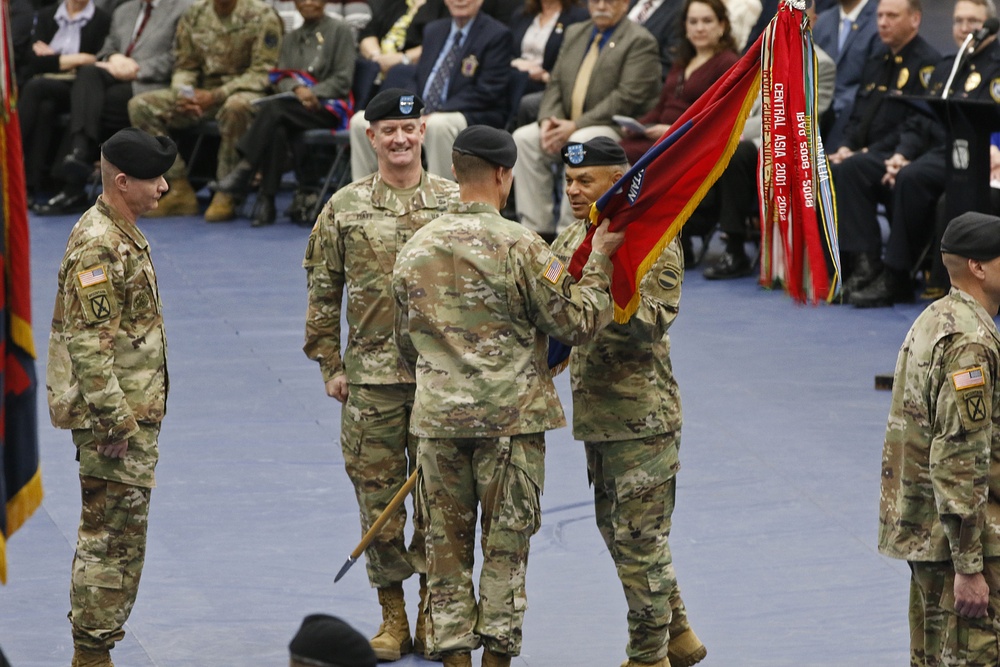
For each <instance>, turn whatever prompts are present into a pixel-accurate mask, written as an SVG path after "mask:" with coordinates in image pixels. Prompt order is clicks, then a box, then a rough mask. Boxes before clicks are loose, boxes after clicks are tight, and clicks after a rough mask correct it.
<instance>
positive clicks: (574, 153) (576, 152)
mask: <svg viewBox="0 0 1000 667" xmlns="http://www.w3.org/2000/svg"><path fill="white" fill-rule="evenodd" d="M586 154H587V149H585V148H584V147H583V144H570V145H569V146H567V147H566V159H567V160H569V163H570V164H580V163H581V162H583V158H584V157H585V156H586Z"/></svg>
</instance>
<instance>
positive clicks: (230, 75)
mask: <svg viewBox="0 0 1000 667" xmlns="http://www.w3.org/2000/svg"><path fill="white" fill-rule="evenodd" d="M281 32H282V26H281V21H280V20H279V19H278V15H277V14H276V13H275V11H274V9H272V8H271V7H270V6H269V5H266V4H264V3H263V2H261V1H260V0H238V1H237V3H236V8H235V9H234V10H233V13H232V14H230V15H229V16H227V17H226V18H219V15H218V14H216V13H215V10H214V9H213V8H212V0H198V2H196V3H195V4H193V5H191V7H190V8H189V9H188V10H187V11H186V12H184V15H183V16H182V17H181V20H180V21H179V22H178V23H177V36H176V37H175V39H174V74H173V78H172V79H171V83H170V85H171V87H172V88H173V89H174V90H177V89H178V88H180V87H181V86H185V85H187V86H192V87H194V88H204V89H206V90H213V91H215V97H216V101H218V102H222V101H223V100H225V99H226V98H227V97H229V96H230V95H232V94H233V93H235V92H239V91H249V92H264V91H265V90H267V87H268V78H267V75H268V72H269V71H270V70H271V68H273V67H274V66H275V65H276V64H277V62H278V52H279V49H280V48H281Z"/></svg>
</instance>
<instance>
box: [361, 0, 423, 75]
mask: <svg viewBox="0 0 1000 667" xmlns="http://www.w3.org/2000/svg"><path fill="white" fill-rule="evenodd" d="M425 8H426V9H425ZM430 9H431V8H430V7H429V6H428V5H427V3H426V0H384V1H383V2H382V4H380V5H379V6H378V11H376V12H374V13H373V14H372V20H371V21H369V22H368V25H366V26H365V27H364V28H363V29H362V30H361V32H360V33H359V34H358V53H360V54H361V57H363V58H367V59H368V60H373V61H375V62H377V63H378V64H379V68H380V69H381V70H382V75H383V76H384V75H385V74H386V73H387V72H388V71H389V70H390V69H391V68H392V67H395V66H396V65H409V64H411V63H414V62H416V61H417V60H420V51H421V46H420V45H421V42H422V41H423V38H424V32H423V27H424V26H425V25H426V24H427V21H426V20H424V17H425V16H428V15H429V14H430Z"/></svg>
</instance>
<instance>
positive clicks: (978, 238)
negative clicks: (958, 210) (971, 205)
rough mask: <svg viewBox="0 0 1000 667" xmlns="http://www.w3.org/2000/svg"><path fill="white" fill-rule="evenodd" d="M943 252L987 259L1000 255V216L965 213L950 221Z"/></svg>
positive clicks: (943, 241)
mask: <svg viewBox="0 0 1000 667" xmlns="http://www.w3.org/2000/svg"><path fill="white" fill-rule="evenodd" d="M941 252H946V253H950V254H952V255H958V256H959V257H967V258H968V259H977V260H979V261H987V260H991V259H994V258H996V257H1000V218H998V217H996V216H995V215H986V214H985V213H975V212H971V211H970V212H969V213H963V214H962V215H960V216H958V217H957V218H955V219H954V220H952V221H951V222H949V223H948V228H947V229H945V230H944V236H942V237H941Z"/></svg>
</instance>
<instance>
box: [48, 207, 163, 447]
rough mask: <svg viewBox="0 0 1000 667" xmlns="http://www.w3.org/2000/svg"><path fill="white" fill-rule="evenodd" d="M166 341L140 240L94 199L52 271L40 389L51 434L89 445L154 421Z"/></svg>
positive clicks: (134, 229)
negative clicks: (89, 440)
mask: <svg viewBox="0 0 1000 667" xmlns="http://www.w3.org/2000/svg"><path fill="white" fill-rule="evenodd" d="M167 384H168V380H167V339H166V335H165V334H164V330H163V316H162V303H161V302H160V294H159V291H158V290H157V287H156V274H155V272H154V271H153V264H152V261H151V260H150V257H149V244H148V243H147V241H146V237H145V236H143V234H142V232H141V231H139V228H138V227H136V226H135V225H133V224H131V223H129V222H128V221H127V220H125V219H124V218H122V217H121V215H119V214H118V212H117V211H115V210H114V209H113V208H111V207H110V206H108V205H107V204H106V203H105V202H104V200H103V199H102V198H99V199H98V200H97V204H95V205H94V206H93V207H92V208H91V209H90V210H88V211H87V212H86V213H84V214H83V217H81V218H80V221H79V222H77V223H76V226H74V227H73V230H72V232H70V235H69V242H68V243H67V247H66V254H65V256H64V257H63V261H62V266H61V267H60V268H59V292H58V293H57V295H56V304H55V311H54V313H53V315H52V330H51V332H50V335H49V361H48V368H47V376H46V389H47V391H48V399H49V415H50V416H51V418H52V424H53V425H54V426H56V427H58V428H67V429H88V428H89V429H92V430H93V432H94V437H95V438H96V440H97V443H98V444H103V443H108V442H117V441H119V440H123V439H125V438H128V437H130V436H131V435H133V434H135V433H136V432H137V431H138V430H139V427H138V424H139V423H150V424H153V423H158V422H160V421H162V420H163V415H164V413H165V412H166V404H167Z"/></svg>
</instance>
